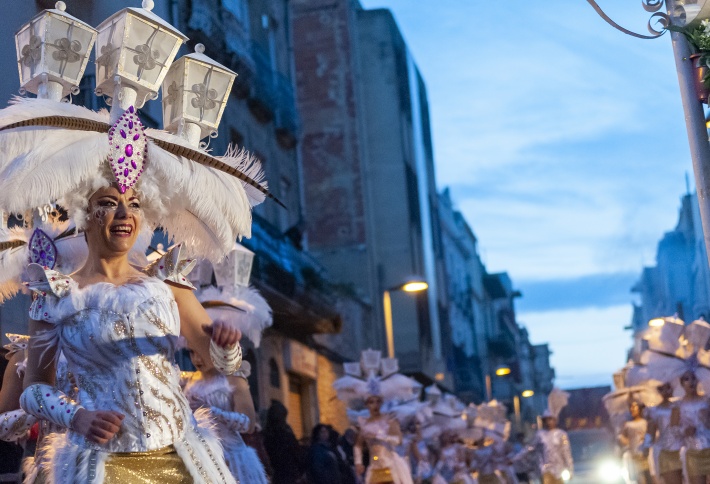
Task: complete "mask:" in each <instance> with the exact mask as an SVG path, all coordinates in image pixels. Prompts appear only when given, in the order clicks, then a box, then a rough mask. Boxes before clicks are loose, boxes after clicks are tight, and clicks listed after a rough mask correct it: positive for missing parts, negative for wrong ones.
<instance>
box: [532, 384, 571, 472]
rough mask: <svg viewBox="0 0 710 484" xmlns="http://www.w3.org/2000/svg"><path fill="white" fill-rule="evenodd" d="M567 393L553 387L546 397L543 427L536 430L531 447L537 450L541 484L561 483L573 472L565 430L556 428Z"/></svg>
mask: <svg viewBox="0 0 710 484" xmlns="http://www.w3.org/2000/svg"><path fill="white" fill-rule="evenodd" d="M568 400H569V394H568V393H567V392H563V391H562V390H560V389H558V388H554V389H553V390H552V392H550V395H549V396H548V398H547V401H548V408H547V410H546V411H545V412H544V413H543V414H542V425H543V428H542V429H541V430H538V431H537V434H536V435H535V440H534V443H533V447H534V448H535V449H536V450H537V452H538V458H539V462H540V474H541V475H542V482H543V484H563V482H564V481H565V480H569V479H570V478H571V477H572V475H573V474H574V463H573V461H572V450H571V448H570V444H569V437H568V436H567V432H565V431H564V430H562V429H559V428H557V419H558V418H559V415H560V412H561V411H562V409H563V408H564V407H565V406H566V405H567V401H568Z"/></svg>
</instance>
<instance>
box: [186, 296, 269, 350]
mask: <svg viewBox="0 0 710 484" xmlns="http://www.w3.org/2000/svg"><path fill="white" fill-rule="evenodd" d="M198 299H199V300H200V302H201V303H202V305H203V306H204V307H205V309H206V310H207V313H208V314H209V315H210V317H211V318H212V320H213V321H217V320H222V321H234V322H235V323H236V325H237V328H238V329H239V331H241V332H242V334H243V335H244V336H245V337H247V338H249V340H250V341H251V342H252V343H254V346H255V347H257V348H258V347H259V345H260V344H261V334H262V333H263V332H264V330H265V329H266V328H268V327H269V326H271V324H272V323H273V316H272V313H271V307H270V306H269V304H268V303H267V302H266V299H264V297H263V296H262V295H261V294H259V291H257V290H256V289H254V288H253V287H242V286H231V287H223V288H221V289H218V288H216V287H214V286H210V287H207V288H205V289H203V290H201V291H200V292H199V294H198Z"/></svg>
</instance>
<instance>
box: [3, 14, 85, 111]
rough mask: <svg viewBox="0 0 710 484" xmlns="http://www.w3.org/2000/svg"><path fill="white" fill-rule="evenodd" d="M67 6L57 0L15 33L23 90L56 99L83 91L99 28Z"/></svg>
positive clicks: (41, 96) (44, 97) (42, 97)
mask: <svg viewBox="0 0 710 484" xmlns="http://www.w3.org/2000/svg"><path fill="white" fill-rule="evenodd" d="M65 10H66V5H65V4H64V2H57V3H56V5H55V8H53V9H50V10H44V11H42V12H40V13H39V14H37V15H36V16H35V17H34V18H33V19H32V20H30V21H29V22H27V23H26V24H25V25H23V26H22V27H21V28H20V30H19V31H18V32H17V34H15V47H16V50H17V68H18V71H19V74H20V85H21V89H20V91H21V92H22V93H24V92H31V93H32V94H36V95H37V97H39V98H41V99H52V100H54V101H60V100H61V99H62V98H63V97H65V96H67V95H68V94H69V93H72V94H78V93H79V87H78V86H79V82H80V81H81V78H82V76H83V75H84V69H86V64H87V63H88V61H89V53H90V52H91V47H92V46H93V45H94V41H95V40H96V30H94V29H93V28H92V27H91V26H90V25H88V24H86V23H84V22H82V21H81V20H79V19H76V18H74V17H72V16H71V15H69V14H67V13H66V12H65Z"/></svg>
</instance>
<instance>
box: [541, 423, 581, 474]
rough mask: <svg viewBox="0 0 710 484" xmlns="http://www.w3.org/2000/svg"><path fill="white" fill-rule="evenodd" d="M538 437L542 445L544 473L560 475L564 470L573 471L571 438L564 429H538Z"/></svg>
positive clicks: (542, 469)
mask: <svg viewBox="0 0 710 484" xmlns="http://www.w3.org/2000/svg"><path fill="white" fill-rule="evenodd" d="M536 438H537V441H538V443H539V444H540V445H541V446H542V449H541V455H540V468H541V471H542V472H543V473H549V474H552V475H553V476H558V477H559V476H561V475H562V472H563V471H564V470H570V471H571V469H570V467H571V465H572V456H571V451H570V445H569V438H568V437H567V433H566V432H565V431H564V430H560V429H554V430H538V432H537V437H536Z"/></svg>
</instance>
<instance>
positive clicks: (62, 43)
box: [44, 14, 93, 84]
mask: <svg viewBox="0 0 710 484" xmlns="http://www.w3.org/2000/svg"><path fill="white" fill-rule="evenodd" d="M48 19H49V21H48V22H47V36H46V40H45V44H44V46H45V53H44V58H45V61H46V64H47V69H48V72H49V73H51V74H53V75H55V76H57V77H61V78H62V79H65V80H67V81H69V82H70V83H71V84H79V81H80V80H81V79H80V78H81V76H82V74H83V70H84V69H83V68H84V65H85V63H84V60H85V59H86V56H87V51H88V50H89V48H90V47H91V39H92V37H93V32H92V31H90V30H87V29H85V28H83V27H81V26H79V25H78V24H76V23H75V22H73V21H72V20H69V19H65V18H63V17H60V16H57V15H51V14H50V15H48Z"/></svg>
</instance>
